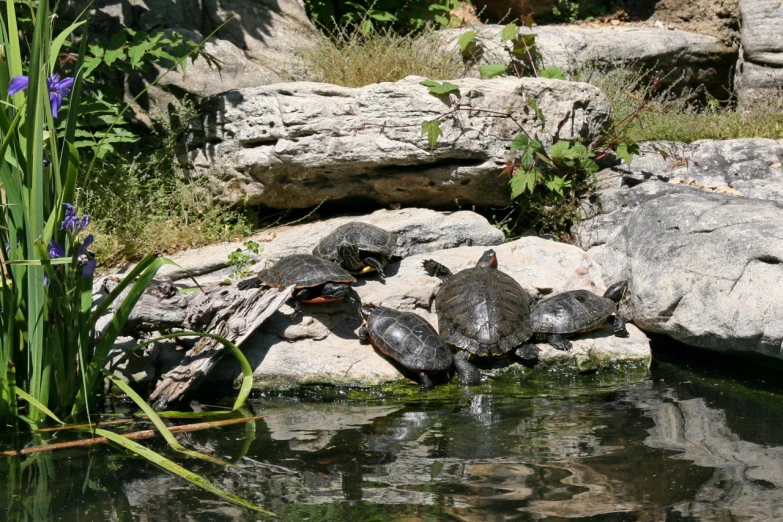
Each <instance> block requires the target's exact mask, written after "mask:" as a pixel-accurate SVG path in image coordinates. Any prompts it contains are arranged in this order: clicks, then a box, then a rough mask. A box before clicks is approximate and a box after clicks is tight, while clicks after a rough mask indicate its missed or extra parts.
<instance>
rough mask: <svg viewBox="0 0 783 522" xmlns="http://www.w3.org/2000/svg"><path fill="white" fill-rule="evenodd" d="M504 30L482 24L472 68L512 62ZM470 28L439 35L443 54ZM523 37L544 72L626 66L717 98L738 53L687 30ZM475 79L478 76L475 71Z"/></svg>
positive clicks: (572, 31)
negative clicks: (530, 41)
mask: <svg viewBox="0 0 783 522" xmlns="http://www.w3.org/2000/svg"><path fill="white" fill-rule="evenodd" d="M502 29H503V26H500V25H485V26H481V27H479V28H478V32H479V35H480V36H481V38H482V39H486V40H489V41H490V43H489V44H485V45H484V46H483V53H482V54H481V55H480V58H479V60H478V62H477V63H476V66H478V65H483V64H490V63H510V58H509V55H508V53H507V52H506V51H505V50H504V49H503V47H502V45H501V44H500V32H501V31H502ZM466 30H468V29H449V30H445V31H442V32H441V38H442V43H441V46H442V49H443V50H444V52H459V48H458V46H457V40H458V39H459V37H460V35H461V34H462V33H464V32H465V31H466ZM522 32H523V33H532V34H535V35H536V46H537V48H538V52H539V54H540V56H541V58H542V60H543V63H544V66H545V67H560V68H562V69H564V70H565V71H571V72H575V71H578V70H579V69H581V68H584V67H585V66H586V65H588V64H592V65H591V66H592V67H596V68H599V69H601V68H604V69H607V70H611V69H613V68H615V67H617V66H618V65H625V66H628V67H631V68H634V69H637V70H639V71H642V72H648V71H650V70H659V71H661V74H660V76H661V77H662V83H663V84H664V85H671V84H672V83H674V82H675V81H677V82H679V83H678V88H683V87H690V88H696V87H698V86H699V85H701V84H704V85H705V86H706V87H707V89H709V90H710V91H711V92H714V93H715V94H716V96H717V95H719V94H720V96H721V97H723V96H724V95H725V92H726V91H725V89H727V88H729V87H730V85H731V81H730V72H731V69H732V67H733V66H734V64H735V62H736V59H737V50H736V48H734V47H731V46H728V45H726V44H725V43H723V42H722V41H721V40H720V39H719V38H717V37H714V36H708V35H704V34H698V33H690V32H687V31H677V30H667V29H663V28H658V27H625V26H621V27H612V26H605V27H587V26H537V27H533V28H532V29H529V28H527V27H524V28H522ZM473 74H475V75H478V69H477V67H476V68H474V69H473Z"/></svg>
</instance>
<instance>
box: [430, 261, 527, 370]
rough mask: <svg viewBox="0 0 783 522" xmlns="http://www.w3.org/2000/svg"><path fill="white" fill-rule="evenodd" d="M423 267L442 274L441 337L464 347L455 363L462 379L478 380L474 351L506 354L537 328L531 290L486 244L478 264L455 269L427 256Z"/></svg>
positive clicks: (438, 304)
mask: <svg viewBox="0 0 783 522" xmlns="http://www.w3.org/2000/svg"><path fill="white" fill-rule="evenodd" d="M424 270H425V271H426V272H427V273H428V274H429V275H431V276H437V277H440V278H441V279H443V281H444V282H445V283H444V285H443V286H442V287H441V288H440V290H439V291H438V295H437V296H436V297H435V308H436V309H437V312H438V325H439V329H440V336H441V338H442V339H443V340H444V341H445V342H447V343H448V344H451V345H453V346H455V347H456V348H458V349H459V351H458V352H457V354H456V356H455V361H456V360H460V361H463V360H464V361H465V364H460V365H459V366H457V365H456V363H455V366H456V368H457V373H458V374H459V377H460V382H461V383H463V384H467V385H473V384H478V383H479V382H480V380H481V373H480V372H479V371H478V369H477V368H476V367H475V366H473V365H472V364H470V363H468V362H467V359H468V358H469V357H470V356H471V355H478V356H481V357H485V356H488V355H492V356H504V355H506V354H507V353H508V352H509V351H511V350H512V349H513V348H515V347H516V346H519V345H521V344H523V343H524V342H525V341H527V340H528V339H529V338H530V336H531V335H532V334H533V328H532V326H531V324H530V303H531V298H530V295H528V293H527V292H526V291H525V289H524V288H522V287H521V286H520V285H519V283H517V282H516V281H515V280H514V279H513V278H512V277H511V276H509V275H508V274H504V273H503V272H501V271H500V270H498V260H497V256H496V255H495V251H494V250H487V251H486V252H484V254H483V255H482V256H481V259H479V261H478V263H476V266H475V268H468V269H467V270H462V271H461V272H457V273H456V274H452V273H451V270H449V269H448V268H446V267H445V266H443V265H441V264H440V263H438V262H436V261H433V260H432V259H428V260H427V261H425V262H424Z"/></svg>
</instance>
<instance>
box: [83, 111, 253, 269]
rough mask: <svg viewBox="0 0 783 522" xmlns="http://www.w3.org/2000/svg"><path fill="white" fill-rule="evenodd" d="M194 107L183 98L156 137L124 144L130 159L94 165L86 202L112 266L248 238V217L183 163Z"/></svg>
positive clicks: (102, 255) (100, 250)
mask: <svg viewBox="0 0 783 522" xmlns="http://www.w3.org/2000/svg"><path fill="white" fill-rule="evenodd" d="M195 114H196V110H195V106H194V104H193V103H192V102H190V101H188V100H187V99H183V100H182V101H181V102H180V104H179V106H178V107H177V108H176V110H174V111H173V112H172V113H171V114H169V115H168V117H167V118H165V119H163V118H160V119H157V120H155V122H154V123H155V125H154V128H153V132H152V133H151V134H149V135H146V136H142V137H140V139H139V140H138V141H137V142H136V143H133V144H130V145H124V146H123V147H122V148H121V149H120V152H121V153H122V157H123V158H124V159H123V160H122V161H117V160H118V157H117V156H116V155H109V156H107V157H106V158H104V159H102V160H99V161H98V162H97V163H96V166H95V169H94V171H93V174H92V176H91V177H90V178H89V179H88V180H86V183H85V184H84V187H83V189H82V195H81V198H82V199H83V201H84V206H85V208H86V209H87V210H88V212H90V214H91V215H92V216H93V217H94V220H93V228H94V229H95V230H96V231H97V232H98V233H100V236H101V238H102V239H101V241H99V242H97V243H96V245H95V252H96V255H97V257H98V259H99V261H101V262H102V263H104V264H109V265H114V264H118V263H122V262H126V261H130V260H135V259H138V258H140V257H142V256H144V255H147V254H151V253H155V252H159V253H167V254H169V253H173V252H177V251H180V250H184V249H187V248H194V247H198V246H203V245H205V244H209V243H214V242H218V241H225V240H233V239H238V238H240V237H242V236H243V235H246V234H248V233H249V232H250V222H249V219H248V218H247V217H246V215H245V213H242V212H240V211H238V210H236V209H233V208H230V207H228V206H227V205H224V204H221V203H218V202H216V201H214V199H213V198H212V197H211V196H210V192H209V190H208V187H206V186H204V184H203V183H202V182H200V181H198V180H189V179H188V176H187V170H186V169H185V168H183V167H182V166H181V165H180V163H179V160H178V155H179V153H180V152H181V151H180V149H179V147H180V146H181V138H182V137H183V135H184V134H185V133H186V132H187V130H188V122H189V121H190V120H191V118H192V117H193V116H194V115H195Z"/></svg>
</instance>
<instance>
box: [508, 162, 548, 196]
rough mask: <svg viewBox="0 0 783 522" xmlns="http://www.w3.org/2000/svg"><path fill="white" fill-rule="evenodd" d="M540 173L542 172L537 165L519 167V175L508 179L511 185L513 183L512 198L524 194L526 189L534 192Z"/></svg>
mask: <svg viewBox="0 0 783 522" xmlns="http://www.w3.org/2000/svg"><path fill="white" fill-rule="evenodd" d="M540 175H541V173H540V172H539V170H538V169H537V168H535V167H533V168H530V169H517V175H516V176H514V177H513V178H511V179H510V180H509V181H508V183H509V185H511V199H514V198H516V197H518V196H520V195H522V194H523V193H524V192H525V191H528V192H530V193H531V194H532V193H533V191H534V190H535V189H536V183H537V182H538V178H539V176H540Z"/></svg>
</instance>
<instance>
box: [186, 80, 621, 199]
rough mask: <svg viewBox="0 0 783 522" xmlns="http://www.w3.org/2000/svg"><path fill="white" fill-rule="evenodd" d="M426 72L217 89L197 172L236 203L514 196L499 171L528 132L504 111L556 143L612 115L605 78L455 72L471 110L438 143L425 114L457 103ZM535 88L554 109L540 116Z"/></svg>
mask: <svg viewBox="0 0 783 522" xmlns="http://www.w3.org/2000/svg"><path fill="white" fill-rule="evenodd" d="M423 79H424V78H420V77H408V78H406V79H404V80H400V81H398V82H395V83H381V84H374V85H368V86H366V87H362V88H357V89H352V88H345V87H337V86H334V85H328V84H319V83H308V82H296V83H289V84H278V85H273V86H267V87H258V88H248V89H241V90H236V91H231V92H228V93H224V94H222V95H217V96H214V97H211V98H208V99H207V100H206V101H205V103H204V104H203V113H202V115H201V116H200V118H199V121H197V122H195V123H194V126H195V128H194V131H193V133H192V135H191V136H190V138H189V147H190V148H191V152H190V160H191V161H192V163H193V166H194V169H193V171H192V173H193V175H195V176H197V177H198V176H207V177H208V179H209V181H210V182H211V184H212V186H213V192H214V193H215V194H216V195H218V197H219V198H222V199H224V200H227V201H229V202H232V203H233V202H242V203H244V204H249V205H256V204H260V205H265V206H268V207H272V208H305V207H310V206H314V205H317V204H319V203H321V202H322V201H324V200H325V199H331V200H341V201H346V202H354V203H357V202H366V201H372V202H374V203H376V204H382V205H388V204H395V203H399V204H403V205H423V206H427V207H439V206H440V207H443V206H451V205H454V202H455V200H457V201H458V202H459V203H461V204H468V205H469V204H476V205H482V206H494V205H505V204H508V203H509V189H508V184H507V180H506V179H505V178H504V177H503V176H500V175H499V174H500V171H501V170H502V168H503V166H504V165H505V161H506V157H507V155H508V142H509V141H510V140H511V139H512V138H513V136H514V135H515V134H516V133H517V132H519V130H518V127H517V126H516V124H514V123H513V122H512V121H511V120H510V119H508V118H498V117H497V114H488V113H486V112H481V111H479V109H483V110H491V111H496V113H501V114H505V113H507V111H508V110H509V108H513V109H514V110H515V111H517V112H516V113H515V114H516V117H517V119H518V122H519V123H520V124H521V125H522V126H523V127H524V128H525V129H526V130H527V132H529V133H531V134H533V135H537V136H538V137H539V139H540V140H541V141H542V142H543V143H544V145H545V146H550V145H551V144H552V143H553V141H558V140H584V141H585V142H588V143H589V142H592V141H593V140H595V139H596V138H597V137H598V135H599V133H600V132H601V130H602V128H603V127H604V125H605V124H606V123H607V121H608V120H609V118H610V112H611V109H610V107H609V104H608V102H607V100H606V98H605V97H604V96H603V95H602V94H601V93H600V91H598V90H597V89H596V88H595V87H592V86H590V85H587V84H583V83H570V82H562V81H556V80H547V79H539V78H522V79H517V78H496V79H492V80H478V79H474V78H468V79H462V80H453V83H454V84H456V85H458V86H459V88H460V91H459V95H458V96H456V101H457V103H459V104H460V106H463V107H471V108H474V109H476V110H470V111H468V110H463V111H459V112H458V113H456V114H454V115H452V116H447V117H443V118H442V123H441V129H442V131H443V136H442V137H440V138H439V140H438V142H437V145H436V146H435V148H434V150H431V149H430V147H429V144H428V141H427V138H426V136H422V135H421V128H422V123H423V122H424V121H430V120H433V119H435V118H438V117H441V116H442V115H443V114H445V113H447V112H448V111H449V110H450V105H449V102H448V100H446V99H443V98H442V97H441V98H439V97H435V96H433V95H431V94H428V92H427V88H426V87H424V86H422V85H419V82H420V81H422V80H423ZM528 97H532V98H534V99H535V100H536V101H537V104H538V106H539V107H540V108H541V110H542V111H543V113H544V115H545V117H546V122H547V124H546V129H545V130H542V129H541V123H540V122H534V121H533V114H532V111H531V110H530V108H529V107H528V106H527V98H528Z"/></svg>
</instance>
